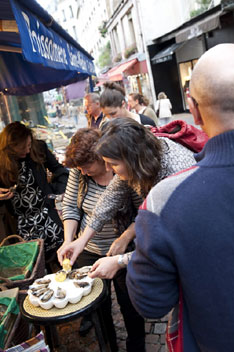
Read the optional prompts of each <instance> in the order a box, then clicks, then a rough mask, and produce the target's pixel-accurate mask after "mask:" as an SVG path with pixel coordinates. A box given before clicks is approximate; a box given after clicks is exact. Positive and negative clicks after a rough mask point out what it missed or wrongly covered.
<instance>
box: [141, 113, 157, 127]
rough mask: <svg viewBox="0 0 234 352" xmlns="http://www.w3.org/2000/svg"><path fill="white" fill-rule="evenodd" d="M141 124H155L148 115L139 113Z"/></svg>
mask: <svg viewBox="0 0 234 352" xmlns="http://www.w3.org/2000/svg"><path fill="white" fill-rule="evenodd" d="M139 116H140V120H141V123H142V125H150V126H156V125H155V122H154V121H153V120H152V119H151V118H150V117H148V116H146V115H143V114H139Z"/></svg>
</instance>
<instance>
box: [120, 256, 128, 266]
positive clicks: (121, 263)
mask: <svg viewBox="0 0 234 352" xmlns="http://www.w3.org/2000/svg"><path fill="white" fill-rule="evenodd" d="M118 264H119V266H121V268H126V266H127V265H126V264H125V263H124V254H120V255H119V258H118Z"/></svg>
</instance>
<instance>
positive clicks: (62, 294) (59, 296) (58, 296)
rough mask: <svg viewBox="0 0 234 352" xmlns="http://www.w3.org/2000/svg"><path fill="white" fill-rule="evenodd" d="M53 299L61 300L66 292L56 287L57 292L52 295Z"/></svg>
mask: <svg viewBox="0 0 234 352" xmlns="http://www.w3.org/2000/svg"><path fill="white" fill-rule="evenodd" d="M54 297H55V298H59V299H63V298H65V297H66V291H65V290H64V289H62V288H61V287H58V289H57V292H56V293H55V295H54Z"/></svg>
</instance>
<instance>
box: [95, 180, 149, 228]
mask: <svg viewBox="0 0 234 352" xmlns="http://www.w3.org/2000/svg"><path fill="white" fill-rule="evenodd" d="M129 196H131V197H132V200H133V203H134V206H135V207H136V208H138V206H139V205H140V204H141V203H142V198H141V197H139V196H138V195H137V193H136V192H134V191H133V190H132V189H131V188H130V187H129V186H128V184H127V182H126V181H122V180H121V179H120V178H119V176H117V175H116V176H114V178H113V180H112V181H111V182H110V184H109V186H108V187H107V189H106V190H105V192H103V194H102V195H101V197H100V198H99V200H98V202H97V204H96V206H95V209H94V211H93V213H92V217H91V219H90V221H89V223H88V226H90V227H91V228H92V229H94V230H95V231H96V232H100V231H101V229H102V227H103V226H104V224H105V223H106V222H108V221H111V219H113V218H114V217H115V215H116V213H117V211H119V210H121V207H122V206H123V205H124V204H125V201H126V200H127V199H128V198H129Z"/></svg>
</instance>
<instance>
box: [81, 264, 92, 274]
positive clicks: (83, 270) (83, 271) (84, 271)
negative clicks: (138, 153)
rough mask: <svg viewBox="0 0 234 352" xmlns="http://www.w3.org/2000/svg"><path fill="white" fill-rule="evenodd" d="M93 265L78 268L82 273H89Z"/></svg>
mask: <svg viewBox="0 0 234 352" xmlns="http://www.w3.org/2000/svg"><path fill="white" fill-rule="evenodd" d="M91 268H92V266H83V268H80V269H78V270H79V272H80V273H82V274H88V273H89V272H90V270H91Z"/></svg>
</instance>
